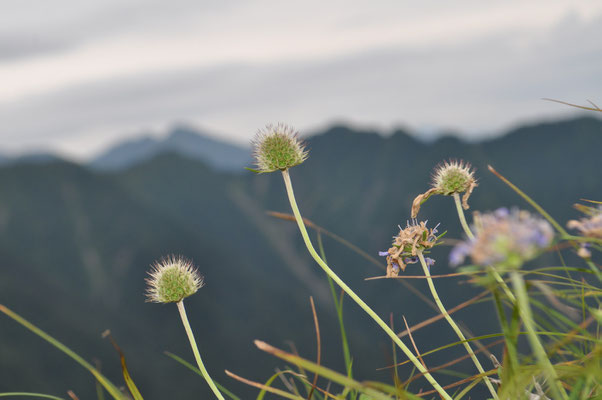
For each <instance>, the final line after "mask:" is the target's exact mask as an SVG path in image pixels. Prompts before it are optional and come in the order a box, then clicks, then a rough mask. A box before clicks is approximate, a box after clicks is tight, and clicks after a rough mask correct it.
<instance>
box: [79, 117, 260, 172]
mask: <svg viewBox="0 0 602 400" xmlns="http://www.w3.org/2000/svg"><path fill="white" fill-rule="evenodd" d="M164 153H176V154H179V155H182V156H185V157H190V158H193V159H197V160H201V161H203V162H205V163H206V164H208V165H210V166H211V167H213V168H215V169H217V170H222V171H237V172H240V171H241V170H242V168H243V167H244V166H246V165H248V164H249V162H250V155H249V150H248V149H245V148H243V147H240V146H236V145H233V144H229V143H226V142H223V141H220V140H218V139H213V138H211V137H209V136H207V135H204V134H203V133H201V132H199V131H197V130H195V129H193V128H189V127H185V126H180V127H176V128H174V129H173V130H172V131H171V132H170V133H169V135H168V136H166V137H165V138H155V137H150V136H143V137H140V138H138V139H134V140H129V141H127V142H123V143H119V144H116V145H115V146H113V147H111V148H110V149H109V150H107V151H105V152H104V153H102V154H101V155H100V156H98V157H96V158H95V159H93V160H92V161H91V162H90V164H89V165H90V167H92V168H93V169H97V170H101V171H117V170H123V169H126V168H129V167H132V166H134V165H137V164H139V163H141V162H144V161H147V160H149V159H151V158H153V157H155V156H157V155H159V154H164Z"/></svg>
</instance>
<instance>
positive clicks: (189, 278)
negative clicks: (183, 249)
mask: <svg viewBox="0 0 602 400" xmlns="http://www.w3.org/2000/svg"><path fill="white" fill-rule="evenodd" d="M148 274H149V276H150V277H149V278H147V279H146V283H147V284H148V288H147V290H146V299H147V301H148V302H152V303H177V302H179V301H181V300H183V299H184V298H186V297H188V296H191V295H193V294H195V293H196V292H197V291H198V290H199V289H200V288H201V287H203V277H202V276H201V274H199V272H198V270H197V269H196V268H194V266H193V264H192V261H190V260H188V259H186V258H184V257H182V256H173V255H172V256H168V257H166V258H163V259H161V260H160V261H156V262H155V263H154V264H153V265H152V270H151V271H150V272H149V273H148Z"/></svg>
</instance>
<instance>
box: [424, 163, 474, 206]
mask: <svg viewBox="0 0 602 400" xmlns="http://www.w3.org/2000/svg"><path fill="white" fill-rule="evenodd" d="M477 186H478V184H477V180H476V179H475V177H474V170H473V168H472V166H471V165H470V163H467V162H464V161H462V160H460V161H457V160H449V161H444V162H442V163H440V164H439V165H437V166H436V167H435V169H434V170H433V173H432V181H431V188H430V189H429V190H427V191H426V192H424V193H422V194H419V195H418V196H416V198H415V199H414V201H413V202H412V218H416V216H417V215H418V211H420V206H421V205H422V203H424V202H425V201H427V200H428V198H429V197H431V196H432V195H434V194H440V195H444V196H451V195H453V194H455V193H458V194H460V193H464V196H462V207H463V208H464V209H465V210H468V208H469V207H468V198H469V197H470V195H471V194H472V191H473V190H474V188H475V187H477Z"/></svg>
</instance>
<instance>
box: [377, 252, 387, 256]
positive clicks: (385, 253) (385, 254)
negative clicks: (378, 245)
mask: <svg viewBox="0 0 602 400" xmlns="http://www.w3.org/2000/svg"><path fill="white" fill-rule="evenodd" d="M378 255H379V256H381V257H386V256H388V255H389V252H388V251H379V252H378Z"/></svg>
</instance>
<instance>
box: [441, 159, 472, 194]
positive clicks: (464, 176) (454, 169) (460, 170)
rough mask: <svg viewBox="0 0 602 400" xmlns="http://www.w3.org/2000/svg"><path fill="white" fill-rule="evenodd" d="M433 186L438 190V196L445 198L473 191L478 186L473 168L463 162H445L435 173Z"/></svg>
mask: <svg viewBox="0 0 602 400" xmlns="http://www.w3.org/2000/svg"><path fill="white" fill-rule="evenodd" d="M431 186H432V187H433V189H436V190H437V193H438V194H442V195H445V196H451V195H452V194H454V193H464V192H467V191H469V190H470V191H472V188H473V187H474V186H476V180H475V177H474V171H473V170H472V166H471V165H470V164H469V163H465V162H464V161H462V160H460V161H456V160H450V161H444V162H443V163H442V164H439V165H438V166H437V167H436V168H435V170H434V171H433V181H432V183H431Z"/></svg>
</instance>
